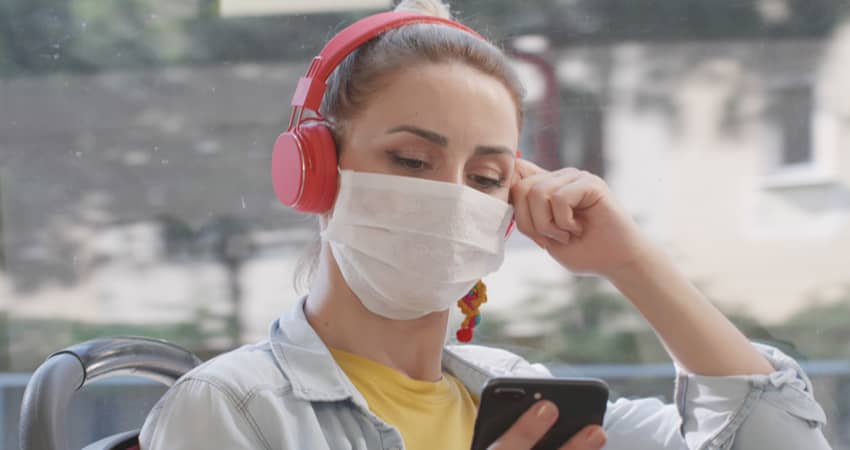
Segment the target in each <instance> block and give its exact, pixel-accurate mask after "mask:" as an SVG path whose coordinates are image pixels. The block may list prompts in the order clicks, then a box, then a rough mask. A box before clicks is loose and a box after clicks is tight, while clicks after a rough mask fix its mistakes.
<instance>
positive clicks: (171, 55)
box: [0, 0, 847, 77]
mask: <svg viewBox="0 0 850 450" xmlns="http://www.w3.org/2000/svg"><path fill="white" fill-rule="evenodd" d="M758 3H759V2H758V1H757V0H676V1H658V0H576V1H570V2H565V1H560V0H534V1H525V2H516V1H510V0H454V1H452V2H451V4H452V6H453V9H454V10H455V11H457V13H458V16H459V18H460V19H461V20H463V21H465V22H467V23H469V24H470V25H472V26H473V27H475V28H476V29H478V30H480V31H481V32H482V33H483V34H484V35H486V36H488V37H489V38H491V39H493V40H496V41H500V40H504V39H505V38H507V37H510V36H515V35H519V34H527V33H535V34H544V35H548V36H549V37H550V38H551V39H552V40H553V41H554V42H555V43H556V44H558V45H570V44H574V43H575V42H578V41H612V40H613V41H619V40H635V39H642V40H670V39H689V40H700V39H716V38H722V39H731V38H740V39H761V38H764V37H766V36H771V37H795V36H798V37H801V36H802V37H811V36H824V35H826V34H827V33H828V32H829V30H830V29H831V28H832V27H833V26H834V25H835V24H836V21H837V20H838V19H839V18H840V17H841V16H842V13H843V12H845V10H846V9H847V2H846V0H788V7H789V9H790V12H791V14H790V15H789V17H788V18H787V20H784V21H781V22H780V23H770V22H768V21H766V20H765V19H764V18H763V17H762V16H761V13H759V11H758V7H757V5H758ZM218 10H219V8H218V2H217V1H216V0H195V1H192V2H168V1H165V0H122V1H103V0H76V1H66V0H4V1H3V2H0V77H14V76H20V75H23V74H39V73H52V72H87V71H97V70H104V69H115V68H127V67H146V66H152V65H163V64H174V63H179V64H186V63H192V64H196V63H202V64H208V63H223V62H226V61H269V60H292V59H298V60H301V59H304V58H308V57H309V56H311V55H313V54H315V53H316V52H317V51H318V49H319V48H320V47H321V45H322V44H323V43H324V42H325V41H326V40H327V38H328V37H329V36H330V35H331V34H332V33H333V32H335V31H338V30H339V29H340V28H341V26H343V25H345V24H348V23H351V22H352V21H353V20H355V19H357V18H359V17H361V16H362V15H364V14H367V13H368V12H356V13H355V12H344V11H341V12H336V13H330V14H314V15H310V16H309V18H308V17H307V16H304V15H299V16H268V17H250V18H224V19H223V18H221V17H219V14H218Z"/></svg>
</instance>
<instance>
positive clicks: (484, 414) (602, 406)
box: [472, 378, 608, 450]
mask: <svg viewBox="0 0 850 450" xmlns="http://www.w3.org/2000/svg"><path fill="white" fill-rule="evenodd" d="M544 399H545V400H549V401H551V402H553V403H555V404H556V405H557V406H558V411H559V412H558V421H557V422H556V423H555V425H553V426H552V428H550V430H549V432H548V433H547V434H546V435H545V436H544V437H543V439H541V440H540V442H538V444H537V445H536V446H535V447H534V448H535V449H539V450H549V449H552V450H556V449H558V448H559V447H561V446H562V445H563V444H564V443H565V442H566V441H568V440H569V438H570V437H572V436H573V435H574V434H576V433H578V432H579V431H581V430H582V429H583V428H584V427H586V426H588V425H592V424H596V425H602V423H603V418H604V417H605V411H606V409H607V406H608V386H607V385H606V384H605V382H604V381H602V380H597V379H589V378H494V379H492V380H490V381H489V382H488V383H487V385H486V386H485V387H484V390H483V392H482V394H481V402H480V405H479V408H478V416H477V418H476V420H475V432H474V435H473V440H472V450H485V449H486V448H487V447H488V446H490V444H492V443H493V442H494V441H496V439H498V438H499V437H501V436H502V434H504V433H505V432H506V431H507V430H508V429H509V428H510V427H511V426H512V425H513V424H514V423H515V422H516V421H517V419H519V417H520V416H521V415H522V414H523V413H525V412H526V411H527V410H528V409H529V408H530V407H531V406H532V405H533V404H535V403H536V402H537V401H539V400H544Z"/></svg>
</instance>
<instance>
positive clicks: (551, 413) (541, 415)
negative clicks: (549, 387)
mask: <svg viewBox="0 0 850 450" xmlns="http://www.w3.org/2000/svg"><path fill="white" fill-rule="evenodd" d="M537 418H538V419H542V420H545V421H550V420H552V419H554V418H555V408H554V407H553V406H552V405H550V404H548V403H544V404H542V405H540V408H539V409H538V410H537Z"/></svg>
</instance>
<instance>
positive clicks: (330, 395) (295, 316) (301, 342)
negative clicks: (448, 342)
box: [269, 297, 493, 409]
mask: <svg viewBox="0 0 850 450" xmlns="http://www.w3.org/2000/svg"><path fill="white" fill-rule="evenodd" d="M305 301H306V297H302V298H301V299H300V300H299V301H298V302H297V303H296V304H295V305H294V306H293V307H292V308H291V309H290V310H289V311H287V312H286V313H284V314H283V315H282V316H281V317H280V318H279V319H278V320H276V321H274V322H273V323H272V325H271V330H270V332H269V342H270V343H271V348H272V353H273V354H274V357H275V359H276V361H277V363H278V366H279V367H280V369H281V371H283V373H284V375H285V376H286V378H287V379H288V380H289V382H290V384H291V386H292V392H293V395H295V396H296V397H297V398H299V399H302V400H306V401H311V402H315V401H341V400H349V399H350V400H352V401H353V402H354V403H355V404H357V405H358V406H360V407H362V408H364V409H368V407H367V405H366V400H365V399H364V398H363V395H362V394H360V392H359V391H358V390H357V389H356V388H355V387H354V385H353V384H352V383H351V381H350V380H349V379H348V377H347V376H346V375H345V373H344V372H343V371H342V369H341V368H340V367H339V365H337V363H336V361H335V360H334V358H333V356H331V353H330V351H329V350H328V348H327V346H325V344H324V342H322V340H321V338H319V335H318V334H316V331H315V330H313V327H312V326H310V323H309V322H308V321H307V316H306V315H305V313H304V303H305ZM442 364H443V370H445V371H447V372H449V373H451V374H452V375H454V376H455V377H457V378H458V379H459V380H460V381H461V382H462V383H463V384H464V385H466V388H467V389H469V391H470V393H472V394H473V395H474V396H480V393H481V389H482V387H483V386H484V383H485V382H486V381H487V380H488V379H489V378H491V377H492V376H493V374H492V372H490V371H489V370H487V369H485V368H484V367H482V366H480V365H478V364H476V363H474V362H472V361H471V360H470V359H469V358H463V357H461V356H460V355H459V352H457V351H456V350H453V349H452V348H451V347H446V348H444V349H443V358H442Z"/></svg>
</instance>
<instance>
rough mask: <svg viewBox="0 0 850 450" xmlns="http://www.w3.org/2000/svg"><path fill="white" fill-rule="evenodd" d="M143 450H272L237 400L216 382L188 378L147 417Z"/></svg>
mask: <svg viewBox="0 0 850 450" xmlns="http://www.w3.org/2000/svg"><path fill="white" fill-rule="evenodd" d="M139 441H140V444H141V449H142V450H166V449H168V450H190V449H193V450H194V449H197V450H202V449H211V448H226V449H233V450H237V449H270V448H271V447H270V445H269V444H268V442H266V441H265V439H264V438H263V437H262V434H261V433H260V432H259V429H258V427H257V425H256V423H255V422H254V421H253V419H252V418H251V416H250V415H249V414H248V412H247V411H246V410H245V409H244V408H242V407H241V406H240V403H239V401H238V397H236V396H235V395H232V393H230V392H229V390H228V389H227V386H225V385H223V384H220V383H217V382H216V381H215V380H208V379H203V378H185V379H181V380H180V381H179V382H178V383H177V384H175V385H174V386H172V387H171V389H169V390H168V392H167V393H166V395H165V396H163V398H161V399H160V401H159V402H158V403H157V404H156V406H154V408H153V409H152V410H151V412H150V413H149V414H148V417H147V419H146V420H145V424H144V425H143V427H142V430H141V434H140V436H139Z"/></svg>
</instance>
